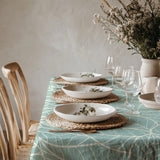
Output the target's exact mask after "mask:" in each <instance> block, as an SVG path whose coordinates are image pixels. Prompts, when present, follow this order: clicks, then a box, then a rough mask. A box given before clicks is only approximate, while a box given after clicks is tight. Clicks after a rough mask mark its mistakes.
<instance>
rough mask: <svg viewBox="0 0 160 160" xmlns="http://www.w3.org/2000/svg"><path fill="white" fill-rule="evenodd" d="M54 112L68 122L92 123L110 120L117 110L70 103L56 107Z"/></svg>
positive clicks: (99, 105)
mask: <svg viewBox="0 0 160 160" xmlns="http://www.w3.org/2000/svg"><path fill="white" fill-rule="evenodd" d="M87 111H88V112H87ZM54 112H55V113H56V114H57V115H58V116H59V117H61V118H63V119H65V120H68V121H72V122H78V123H92V122H99V121H104V120H106V119H108V118H110V117H111V116H113V115H114V114H115V113H116V109H115V108H114V107H112V106H110V105H107V104H100V103H69V104H62V105H58V106H56V107H55V108H54ZM86 113H87V115H85V114H86Z"/></svg>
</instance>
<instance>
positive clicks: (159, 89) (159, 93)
mask: <svg viewBox="0 0 160 160" xmlns="http://www.w3.org/2000/svg"><path fill="white" fill-rule="evenodd" d="M154 99H155V101H156V103H158V104H160V79H158V81H157V85H156V88H155V91H154Z"/></svg>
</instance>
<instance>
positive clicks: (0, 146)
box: [0, 125, 9, 160]
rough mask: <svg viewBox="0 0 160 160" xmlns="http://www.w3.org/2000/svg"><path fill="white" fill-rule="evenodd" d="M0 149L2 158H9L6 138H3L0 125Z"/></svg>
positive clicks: (7, 159)
mask: <svg viewBox="0 0 160 160" xmlns="http://www.w3.org/2000/svg"><path fill="white" fill-rule="evenodd" d="M0 149H1V151H2V156H3V159H4V160H9V155H8V147H7V143H6V140H5V138H4V134H3V130H2V127H1V125H0Z"/></svg>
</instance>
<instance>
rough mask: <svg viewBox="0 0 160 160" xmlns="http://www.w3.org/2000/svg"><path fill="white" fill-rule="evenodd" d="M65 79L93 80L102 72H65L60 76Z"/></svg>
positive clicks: (70, 80)
mask: <svg viewBox="0 0 160 160" xmlns="http://www.w3.org/2000/svg"><path fill="white" fill-rule="evenodd" d="M60 77H61V78H63V79H64V80H66V81H69V82H78V83H84V82H86V83H87V82H95V81H98V80H99V79H100V78H102V74H99V73H93V72H77V73H65V74H62V75H61V76H60Z"/></svg>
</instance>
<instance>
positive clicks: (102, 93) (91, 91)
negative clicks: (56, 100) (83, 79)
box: [62, 85, 113, 99]
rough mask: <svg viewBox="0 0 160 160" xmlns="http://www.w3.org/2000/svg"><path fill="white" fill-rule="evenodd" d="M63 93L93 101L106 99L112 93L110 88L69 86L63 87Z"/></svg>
mask: <svg viewBox="0 0 160 160" xmlns="http://www.w3.org/2000/svg"><path fill="white" fill-rule="evenodd" d="M62 90H63V91H64V93H65V94H66V95H68V96H70V97H74V98H79V99H95V98H103V97H107V96H108V95H109V94H111V93H112V90H113V89H112V88H109V87H102V86H86V85H70V86H66V87H63V88H62Z"/></svg>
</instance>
